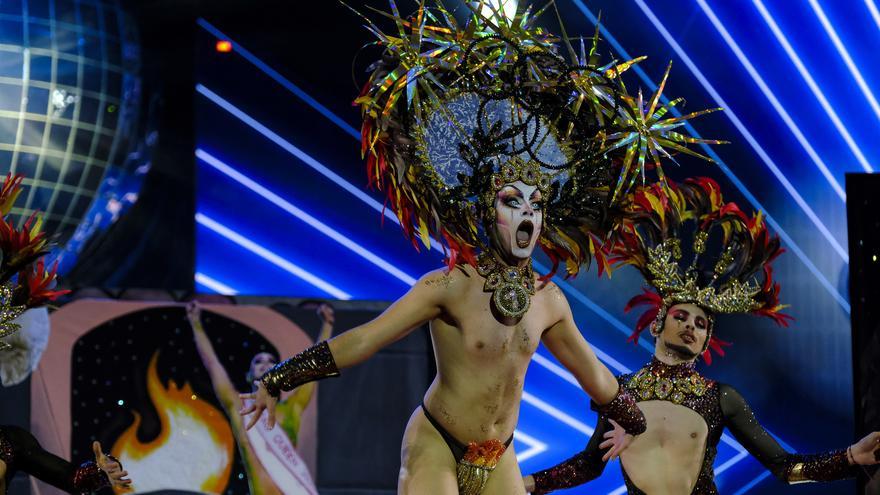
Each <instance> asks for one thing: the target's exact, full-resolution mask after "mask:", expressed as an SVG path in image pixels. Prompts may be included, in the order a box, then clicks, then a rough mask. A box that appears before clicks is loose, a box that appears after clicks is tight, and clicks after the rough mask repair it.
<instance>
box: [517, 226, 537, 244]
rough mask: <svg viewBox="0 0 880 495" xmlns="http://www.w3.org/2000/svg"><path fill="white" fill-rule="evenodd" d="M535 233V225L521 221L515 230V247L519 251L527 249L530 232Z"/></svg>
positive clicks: (530, 238) (529, 241)
mask: <svg viewBox="0 0 880 495" xmlns="http://www.w3.org/2000/svg"><path fill="white" fill-rule="evenodd" d="M534 231H535V225H534V224H533V223H532V221H531V220H523V222H522V223H521V224H519V227H518V228H517V229H516V245H517V246H518V247H519V248H520V249H525V248H527V247H529V244H530V243H531V241H532V232H534Z"/></svg>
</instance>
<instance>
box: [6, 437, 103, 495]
mask: <svg viewBox="0 0 880 495" xmlns="http://www.w3.org/2000/svg"><path fill="white" fill-rule="evenodd" d="M3 432H4V433H5V435H6V438H7V440H8V441H9V443H10V444H11V445H12V448H13V449H14V451H15V457H14V458H15V464H14V468H15V470H17V471H23V472H25V473H27V474H29V475H31V476H33V477H35V478H37V479H39V480H41V481H44V482H46V483H48V484H50V485H52V486H54V487H55V488H59V489H61V490H64V491H66V492H68V493H73V494H85V493H91V492H93V491H95V490H98V489H100V488H103V487H106V486H110V480H109V479H107V475H106V474H104V472H103V471H101V470H100V469H98V466H97V465H95V463H94V462H91V461H90V462H86V463H83V464H82V465H80V466H75V465H73V464H71V463H70V462H67V461H65V460H64V459H62V458H60V457H58V456H56V455H54V454H52V453H50V452H47V451H45V450H43V448H42V447H41V446H40V444H39V442H37V439H36V438H34V436H33V435H31V434H30V433H29V432H28V431H26V430H23V429H21V428H16V427H7V426H4V427H3Z"/></svg>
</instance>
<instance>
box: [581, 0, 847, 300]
mask: <svg viewBox="0 0 880 495" xmlns="http://www.w3.org/2000/svg"><path fill="white" fill-rule="evenodd" d="M572 2H574V3H575V5H576V6H577V7H578V8H579V9H580V11H581V12H582V13H583V14H584V16H585V17H586V18H587V19H588V20H589V21H590V22H592V23H593V24H596V23H597V22H598V19H597V18H596V16H595V15H593V13H592V12H591V11H590V10H589V9H588V8H587V6H586V5H584V3H583V2H582V1H581V0H572ZM600 30H601V32H602V35H603V36H604V37H605V39H607V40H608V42H609V43H610V44H611V46H612V47H614V49H615V50H616V51H617V52H618V53H619V54H620V55H621V56H622V57H623V58H624V59H626V60H629V59H631V58H632V56H630V54H629V53H627V51H626V50H625V49H624V48H623V46H622V45H621V44H620V43H619V42H618V41H617V39H616V38H614V36H613V35H612V34H611V33H610V32H608V30H607V29H605V28H604V27H603V26H601V25H600ZM633 70H635V71H636V73H637V74H638V75H639V77H640V78H641V79H642V81H644V82H645V84H647V85H648V86H649V87H650V88H651V90H652V91H654V90H656V89H657V85H656V84H654V82H653V81H652V80H651V78H650V77H648V75H647V74H646V73H645V71H644V70H642V69H641V68H640V67H639V66H638V65H635V66H634V67H633ZM662 100H663V102H664V103H668V102H669V100H668V99H667V98H666V97H665V96H663V97H662ZM672 113H673V115H675V116H681V112H679V111H678V110H676V109H675V108H673V109H672ZM685 127H686V128H687V130H688V132H690V133H691V134H692V135H693V136H694V137H697V138H699V137H700V134H699V133H698V132H697V130H696V129H695V128H694V127H693V125H691V124H690V123H687V122H686V123H685ZM700 146H701V147H702V148H703V151H704V152H705V153H706V154H708V155H709V157H711V158H712V159H713V160H715V161H716V162H717V164H718V168H720V169H721V171H722V172H723V173H724V175H726V176H727V178H728V179H730V181H731V182H732V183H733V184H734V185H735V186H736V188H737V189H739V191H740V192H741V193H742V194H743V196H745V198H746V200H748V202H749V203H751V205H752V207H754V208H755V209H757V210H761V211H763V212H764V217H765V218H766V219H767V223H768V224H769V225H770V226H771V227H772V228H773V230H775V231H776V232H778V233H779V237H781V238H782V240H783V242H785V244H786V245H788V247H789V249H790V250H791V252H792V253H794V254H795V256H797V257H798V258H799V259H800V260H801V261H802V262H803V263H804V265H805V266H806V267H807V269H808V270H809V271H810V273H812V274H813V275H814V276H815V277H816V279H817V280H818V281H819V283H820V284H821V285H822V287H823V288H825V290H826V291H828V293H829V294H831V296H832V297H833V298H834V300H835V301H837V303H838V304H839V305H840V307H841V308H843V310H844V311H846V314H847V315H849V314H850V304H849V302H848V301H847V300H846V298H845V297H844V296H843V295H841V294H840V293H839V292H838V291H837V289H836V288H835V287H834V286H833V285H832V284H831V282H830V281H829V280H828V279H827V278H826V277H825V275H823V274H822V272H821V271H819V268H818V267H816V265H814V264H813V262H812V261H811V260H810V259H809V257H807V255H806V253H804V251H803V250H802V249H801V248H800V246H798V245H797V243H795V242H794V239H792V238H791V236H789V235H788V233H787V232H786V231H785V230H783V229H782V226H780V225H779V223H778V222H776V220H775V219H774V218H773V217H772V216H771V215H770V214H769V213H768V212H767V209H766V208H764V206H763V205H762V204H761V202H760V201H758V198H756V197H755V195H753V194H752V193H751V191H749V190H748V188H747V187H746V186H745V184H743V182H742V181H741V180H739V178H738V177H737V176H736V175H735V174H734V173H733V172H732V171H731V170H730V167H728V166H727V164H726V163H725V162H724V160H722V159H721V157H720V156H718V154H717V153H716V152H715V150H713V149H712V148H711V147H709V146H708V145H705V144H701V145H700Z"/></svg>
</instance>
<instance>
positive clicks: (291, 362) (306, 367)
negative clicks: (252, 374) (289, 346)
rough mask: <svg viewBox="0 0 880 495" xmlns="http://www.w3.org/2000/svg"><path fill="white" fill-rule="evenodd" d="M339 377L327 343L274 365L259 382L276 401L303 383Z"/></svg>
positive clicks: (319, 344) (317, 345) (321, 343)
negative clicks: (284, 393) (283, 393)
mask: <svg viewBox="0 0 880 495" xmlns="http://www.w3.org/2000/svg"><path fill="white" fill-rule="evenodd" d="M332 376H339V369H338V368H337V367H336V361H335V360H334V359H333V354H332V353H331V352H330V346H329V345H328V344H327V341H324V342H320V343H318V344H315V345H313V346H312V347H309V348H308V349H306V350H304V351H302V352H300V353H299V354H297V355H296V356H293V357H292V358H290V359H288V360H286V361H284V362H281V363H278V364H276V365H275V366H274V367H273V368H272V369H270V370H269V371H267V372H266V374H265V375H263V377H262V378H260V381H261V382H262V383H263V386H264V387H265V388H266V392H269V395H271V396H272V397H275V398H276V399H277V398H279V397H281V392H289V391H291V390H293V389H295V388H296V387H299V386H300V385H303V384H305V383H309V382H313V381H315V380H320V379H322V378H329V377H332Z"/></svg>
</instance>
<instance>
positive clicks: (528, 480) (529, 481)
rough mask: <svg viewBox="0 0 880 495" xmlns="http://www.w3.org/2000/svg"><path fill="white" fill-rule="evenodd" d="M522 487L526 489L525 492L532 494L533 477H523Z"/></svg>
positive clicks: (533, 489)
mask: <svg viewBox="0 0 880 495" xmlns="http://www.w3.org/2000/svg"><path fill="white" fill-rule="evenodd" d="M523 485H525V487H526V492H528V493H532V492H533V491H535V477H534V476H532V475H531V474H530V475H528V476H523Z"/></svg>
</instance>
